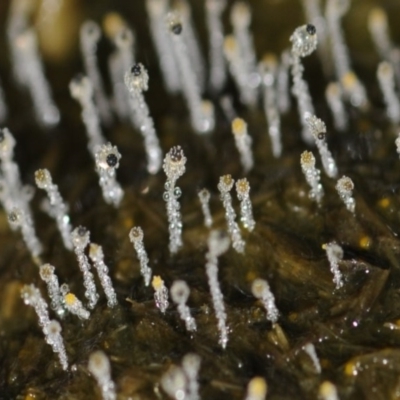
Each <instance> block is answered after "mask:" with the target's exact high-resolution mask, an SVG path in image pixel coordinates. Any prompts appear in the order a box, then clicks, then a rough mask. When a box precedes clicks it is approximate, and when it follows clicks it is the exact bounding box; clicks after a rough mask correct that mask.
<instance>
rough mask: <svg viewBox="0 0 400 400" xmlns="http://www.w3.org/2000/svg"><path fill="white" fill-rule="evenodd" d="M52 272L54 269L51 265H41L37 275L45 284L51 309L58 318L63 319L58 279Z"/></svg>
mask: <svg viewBox="0 0 400 400" xmlns="http://www.w3.org/2000/svg"><path fill="white" fill-rule="evenodd" d="M54 271H55V268H54V266H53V265H50V264H43V265H41V266H40V270H39V274H40V277H41V279H42V280H43V281H44V282H46V285H47V292H48V294H49V297H50V301H51V308H52V309H53V310H54V311H55V312H56V313H57V315H58V316H59V317H63V316H64V314H65V309H64V306H63V303H62V299H61V294H60V285H59V283H58V278H57V275H56V274H55V273H54Z"/></svg>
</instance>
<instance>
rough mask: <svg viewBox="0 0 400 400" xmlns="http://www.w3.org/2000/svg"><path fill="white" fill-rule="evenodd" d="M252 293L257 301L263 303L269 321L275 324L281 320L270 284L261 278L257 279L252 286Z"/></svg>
mask: <svg viewBox="0 0 400 400" xmlns="http://www.w3.org/2000/svg"><path fill="white" fill-rule="evenodd" d="M251 292H252V293H253V296H254V297H255V298H256V299H258V300H260V301H261V302H262V305H263V307H264V308H265V311H266V313H267V319H268V321H271V322H272V323H273V324H275V323H276V321H278V318H279V311H278V309H277V308H276V305H275V297H274V295H273V294H272V292H271V289H270V287H269V285H268V282H267V281H266V280H265V279H261V278H257V279H255V280H254V281H253V283H252V285H251Z"/></svg>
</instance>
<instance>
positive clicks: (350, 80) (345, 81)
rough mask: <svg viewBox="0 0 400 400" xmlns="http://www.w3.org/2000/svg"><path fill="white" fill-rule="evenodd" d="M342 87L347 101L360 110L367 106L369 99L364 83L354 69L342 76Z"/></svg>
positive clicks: (364, 109) (365, 108)
mask: <svg viewBox="0 0 400 400" xmlns="http://www.w3.org/2000/svg"><path fill="white" fill-rule="evenodd" d="M341 83H342V88H343V94H344V96H345V98H346V99H347V100H348V101H349V103H350V104H351V105H352V106H353V107H356V108H359V109H360V110H362V111H366V110H367V109H368V108H369V101H368V97H367V92H366V90H365V87H364V85H363V84H362V82H361V81H360V80H359V79H358V77H357V75H356V74H355V72H354V71H348V72H347V73H346V74H345V75H343V76H342V80H341Z"/></svg>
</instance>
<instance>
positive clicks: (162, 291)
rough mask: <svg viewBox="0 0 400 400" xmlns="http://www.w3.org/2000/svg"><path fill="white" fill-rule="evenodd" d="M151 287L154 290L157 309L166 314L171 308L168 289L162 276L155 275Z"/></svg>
mask: <svg viewBox="0 0 400 400" xmlns="http://www.w3.org/2000/svg"><path fill="white" fill-rule="evenodd" d="M151 285H152V286H153V289H154V301H155V303H156V307H157V308H158V309H159V310H160V311H161V312H162V313H163V314H164V313H165V311H167V308H168V306H169V301H168V289H167V288H166V287H165V284H164V281H163V280H162V279H161V276H158V275H154V276H153V280H152V282H151Z"/></svg>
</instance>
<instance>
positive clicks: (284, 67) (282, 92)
mask: <svg viewBox="0 0 400 400" xmlns="http://www.w3.org/2000/svg"><path fill="white" fill-rule="evenodd" d="M290 54H291V53H290V51H289V50H285V51H283V52H282V54H281V58H280V62H279V67H278V72H277V77H276V91H277V102H278V109H279V112H280V113H281V114H286V113H287V112H288V111H289V110H290V91H289V85H290V82H289V81H290V79H289V78H290V77H289V75H290V66H291V65H292V57H291V55H290Z"/></svg>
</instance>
